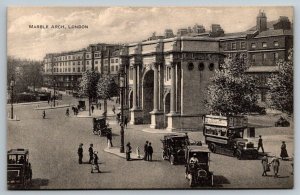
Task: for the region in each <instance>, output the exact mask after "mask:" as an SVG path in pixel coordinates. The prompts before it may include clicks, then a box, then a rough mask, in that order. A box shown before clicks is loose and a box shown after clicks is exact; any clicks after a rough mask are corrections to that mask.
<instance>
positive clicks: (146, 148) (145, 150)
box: [144, 141, 148, 160]
mask: <svg viewBox="0 0 300 195" xmlns="http://www.w3.org/2000/svg"><path fill="white" fill-rule="evenodd" d="M144 160H148V141H146V143H145V145H144Z"/></svg>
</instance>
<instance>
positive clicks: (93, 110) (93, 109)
mask: <svg viewBox="0 0 300 195" xmlns="http://www.w3.org/2000/svg"><path fill="white" fill-rule="evenodd" d="M91 109H92V113H94V109H95V107H94V106H93V105H92V107H91Z"/></svg>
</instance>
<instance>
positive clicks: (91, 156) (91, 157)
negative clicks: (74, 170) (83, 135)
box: [89, 144, 94, 164]
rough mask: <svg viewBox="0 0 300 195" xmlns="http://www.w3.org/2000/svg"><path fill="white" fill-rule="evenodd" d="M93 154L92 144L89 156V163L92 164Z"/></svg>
mask: <svg viewBox="0 0 300 195" xmlns="http://www.w3.org/2000/svg"><path fill="white" fill-rule="evenodd" d="M93 154H94V150H93V144H90V147H89V155H90V160H89V163H90V164H91V163H92V160H93Z"/></svg>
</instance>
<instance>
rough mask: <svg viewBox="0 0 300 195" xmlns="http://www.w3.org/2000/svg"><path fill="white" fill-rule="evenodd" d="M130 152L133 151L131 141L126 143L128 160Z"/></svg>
mask: <svg viewBox="0 0 300 195" xmlns="http://www.w3.org/2000/svg"><path fill="white" fill-rule="evenodd" d="M130 153H131V145H130V142H128V143H127V145H126V160H127V161H129V160H130Z"/></svg>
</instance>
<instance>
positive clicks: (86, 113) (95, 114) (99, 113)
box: [70, 109, 115, 120]
mask: <svg viewBox="0 0 300 195" xmlns="http://www.w3.org/2000/svg"><path fill="white" fill-rule="evenodd" d="M71 112H72V110H70V114H71ZM91 112H92V111H91ZM102 116H103V109H102V110H98V109H95V110H94V112H93V113H91V116H89V110H85V111H80V112H79V113H78V115H77V116H75V115H72V117H78V118H94V117H102ZM107 117H112V118H113V119H114V120H115V114H114V113H113V112H111V113H110V112H108V113H107Z"/></svg>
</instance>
